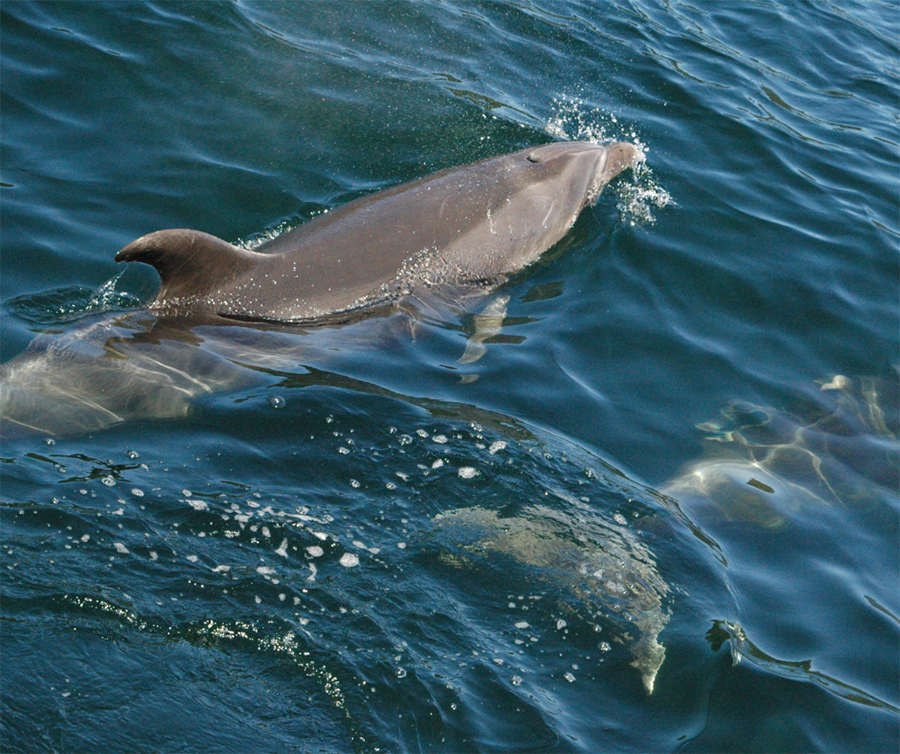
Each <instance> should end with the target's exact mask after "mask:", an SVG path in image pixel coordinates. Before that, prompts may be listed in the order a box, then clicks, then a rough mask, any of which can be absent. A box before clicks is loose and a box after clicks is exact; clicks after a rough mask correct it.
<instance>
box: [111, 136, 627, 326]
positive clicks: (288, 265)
mask: <svg viewBox="0 0 900 754" xmlns="http://www.w3.org/2000/svg"><path fill="white" fill-rule="evenodd" d="M639 156H640V152H639V151H638V150H637V148H636V147H634V146H633V145H632V144H628V143H626V142H618V143H615V144H609V145H605V146H601V145H598V144H591V143H587V142H567V143H556V144H547V145H544V146H541V147H532V148H529V149H524V150H522V151H520V152H514V153H512V154H507V155H503V156H500V157H493V158H491V159H488V160H483V161H481V162H476V163H474V164H472V165H466V166H464V167H458V168H451V169H449V170H444V171H441V172H439V173H435V174H434V175H430V176H427V177H425V178H421V179H419V180H417V181H413V182H412V183H405V184H403V185H400V186H396V187H394V188H389V189H386V190H384V191H380V192H378V193H376V194H373V195H371V196H367V197H363V198H362V199H357V200H356V201H352V202H350V203H349V204H346V205H344V206H343V207H340V208H339V209H337V210H334V211H332V212H328V213H326V214H323V215H320V216H318V217H316V218H314V219H313V220H310V221H309V222H307V223H305V224H304V225H301V226H300V227H299V228H296V229H294V230H292V231H290V232H288V233H285V234H284V235H281V236H279V237H277V238H275V239H273V240H272V241H269V242H268V243H265V244H263V245H261V246H260V247H258V249H256V250H255V251H248V250H247V249H242V248H239V247H237V246H233V245H232V244H230V243H227V242H225V241H222V240H221V239H219V238H216V237H215V236H211V235H209V234H207V233H201V232H199V231H196V230H182V229H176V230H161V231H157V232H155V233H150V234H149V235H146V236H143V237H142V238H139V239H137V240H136V241H133V242H132V243H130V244H129V245H128V246H126V247H125V248H124V249H122V250H121V251H120V252H119V253H118V254H116V261H118V262H144V263H146V264H150V265H152V266H153V267H155V268H156V270H157V272H158V273H159V276H160V279H161V286H160V289H159V294H158V295H157V297H156V299H155V300H154V301H153V303H152V304H151V309H152V310H154V311H156V312H158V313H161V314H170V313H171V314H178V315H185V314H196V313H206V314H210V315H217V316H220V317H225V318H230V319H242V320H268V321H278V322H307V321H314V320H320V319H322V318H324V317H329V316H331V315H335V314H342V313H345V312H352V311H355V310H360V309H366V308H370V307H373V306H377V305H379V304H384V303H387V302H391V301H395V300H397V299H399V298H401V297H403V296H405V295H409V294H411V293H414V292H416V291H421V290H422V289H423V288H426V289H427V288H434V287H438V286H441V287H443V286H452V287H465V286H470V285H475V284H479V283H485V282H488V283H497V282H499V281H502V279H503V278H504V277H505V276H506V275H509V274H511V273H514V272H517V271H518V270H521V269H522V268H523V267H526V266H527V265H529V264H531V263H532V262H534V261H535V260H537V259H538V257H540V255H541V254H543V253H544V252H545V251H546V250H547V249H549V248H550V247H551V246H553V244H555V243H556V242H557V241H559V240H560V239H561V238H562V237H563V236H564V235H565V234H566V233H567V232H568V230H569V229H570V228H571V227H572V225H573V224H574V222H575V220H576V219H577V218H578V215H579V214H580V213H581V211H582V210H583V209H584V208H585V207H586V206H587V205H588V204H590V203H591V202H593V201H595V200H596V198H597V197H598V196H599V194H600V192H601V191H602V190H603V187H604V186H605V185H606V184H607V183H609V181H610V180H612V179H613V178H615V177H616V176H617V175H618V174H619V173H621V172H622V171H623V170H624V169H626V168H628V167H631V166H632V165H633V164H634V163H635V161H636V160H637V159H638V158H639Z"/></svg>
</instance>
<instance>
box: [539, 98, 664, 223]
mask: <svg viewBox="0 0 900 754" xmlns="http://www.w3.org/2000/svg"><path fill="white" fill-rule="evenodd" d="M551 104H552V109H553V115H552V116H551V117H550V118H549V120H548V121H547V125H546V126H545V130H546V132H547V133H548V134H550V136H552V137H554V138H555V139H561V140H564V141H589V142H593V143H595V144H607V143H610V142H613V141H630V142H631V143H632V144H634V145H635V146H636V147H637V148H638V149H639V150H640V153H641V156H640V158H639V159H638V161H637V163H635V165H634V168H633V169H632V171H631V177H632V178H631V182H629V181H628V180H627V179H620V180H617V181H615V182H614V183H613V184H612V185H611V186H610V190H612V191H613V192H614V193H615V194H616V197H617V199H618V202H617V208H618V210H619V216H620V218H621V219H622V221H623V222H626V223H628V224H630V225H644V224H647V223H654V222H656V216H655V214H654V210H659V209H663V208H665V207H669V206H673V205H674V204H675V201H674V200H673V199H672V196H671V194H669V192H668V191H666V190H665V189H664V188H663V187H662V186H661V185H660V184H659V181H658V180H657V179H656V177H655V176H654V174H653V171H652V170H651V169H650V167H649V166H648V165H647V154H648V153H649V151H650V148H649V147H648V146H647V145H646V144H645V143H644V142H643V141H642V140H641V138H640V136H639V134H638V133H637V131H636V130H635V129H634V128H631V129H630V130H629V127H628V126H627V125H626V124H624V123H621V122H620V121H619V119H618V118H617V117H616V116H615V115H613V114H612V113H605V112H603V111H602V110H600V109H599V108H596V107H591V106H590V105H588V104H586V103H585V102H584V101H583V100H581V99H578V98H562V99H559V98H558V99H554V100H553V101H552V103H551Z"/></svg>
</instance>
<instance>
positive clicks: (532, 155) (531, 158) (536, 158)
mask: <svg viewBox="0 0 900 754" xmlns="http://www.w3.org/2000/svg"><path fill="white" fill-rule="evenodd" d="M525 159H526V160H528V162H541V156H540V155H539V154H538V153H537V152H529V153H528V154H526V155H525Z"/></svg>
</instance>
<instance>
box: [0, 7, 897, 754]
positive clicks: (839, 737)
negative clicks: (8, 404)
mask: <svg viewBox="0 0 900 754" xmlns="http://www.w3.org/2000/svg"><path fill="white" fill-rule="evenodd" d="M898 31H900V18H898V11H897V8H896V6H895V4H893V3H878V2H866V3H840V4H838V3H831V2H824V1H822V0H816V1H811V2H803V3H793V4H785V3H779V2H774V0H772V1H770V0H759V1H758V2H753V3H743V4H739V5H734V4H730V5H723V4H720V3H709V2H700V3H685V2H652V1H647V0H640V2H624V1H618V2H604V3H597V2H577V1H576V0H545V1H543V2H537V1H534V2H529V1H525V0H522V1H519V2H471V3H457V2H421V3H406V2H390V3H388V2H385V3H348V2H332V3H315V2H309V3H307V2H298V1H297V0H290V1H289V2H288V1H285V2H252V3H251V2H109V3H104V2H60V3H50V2H38V3H24V2H21V3H20V2H11V1H10V0H4V2H3V3H2V5H0V43H2V45H0V234H2V235H0V243H2V255H0V306H2V320H0V337H2V341H0V348H2V361H3V362H10V361H12V360H13V359H15V358H16V357H21V358H26V356H23V354H26V355H27V353H28V351H27V349H29V348H30V349H32V352H34V353H37V354H38V360H37V361H36V362H35V363H41V362H40V358H43V357H42V356H41V355H42V354H52V353H55V352H57V351H58V352H60V353H62V354H63V356H64V358H69V356H68V355H70V354H79V355H86V356H87V358H88V360H89V363H90V360H91V359H93V360H94V362H95V363H96V364H97V367H98V368H97V372H96V374H97V377H96V380H97V381H100V380H101V379H106V377H103V376H102V375H105V374H106V373H107V372H111V371H112V370H110V369H101V368H100V366H101V364H103V365H105V364H108V363H109V362H110V361H113V362H115V361H116V360H117V359H118V360H119V361H120V362H121V361H128V360H129V359H130V360H131V361H132V362H135V361H137V360H138V359H139V358H145V357H146V358H149V359H156V360H160V361H162V362H165V363H168V364H170V365H173V366H177V367H178V368H179V369H180V370H181V373H182V374H185V375H187V376H188V378H190V379H193V380H194V381H195V382H194V383H192V384H197V383H202V384H203V385H204V386H206V387H208V388H209V389H208V390H203V391H193V392H192V393H191V397H190V399H189V400H187V399H186V400H183V401H175V400H173V399H172V398H171V396H172V394H173V389H169V390H168V391H167V390H166V388H167V387H168V386H167V385H160V386H158V388H159V396H157V394H156V392H153V391H143V392H142V394H140V395H138V394H136V391H135V393H134V394H132V395H131V402H130V404H129V406H130V408H128V407H126V408H127V410H126V411H125V419H126V420H125V421H109V422H107V423H106V426H87V425H86V424H85V423H84V422H83V421H82V420H81V418H80V417H79V416H77V415H74V414H69V413H66V411H68V409H67V408H66V407H65V405H64V404H63V403H62V401H61V400H60V394H59V393H54V392H52V391H50V390H45V391H43V392H42V391H41V388H40V385H41V383H40V382H39V381H38V376H37V375H32V376H31V378H30V380H29V377H28V374H27V373H24V374H23V373H22V372H17V373H16V376H15V378H14V379H13V378H12V377H10V376H9V375H10V373H9V371H8V367H7V368H6V369H7V372H6V373H5V374H6V381H5V384H4V385H3V389H4V390H11V389H13V388H16V389H24V390H31V391H32V392H34V393H35V394H37V395H38V397H39V399H38V402H37V403H36V404H35V411H40V412H44V413H48V414H52V413H53V411H54V410H56V409H57V408H58V409H59V410H60V411H62V412H63V415H64V418H66V419H67V420H68V426H67V427H66V430H67V431H61V432H58V433H57V434H56V435H55V436H52V437H51V436H34V435H32V436H19V435H14V434H9V435H5V436H4V438H3V444H2V450H0V460H2V466H0V474H2V477H0V517H2V518H0V523H2V528H0V546H2V547H0V565H2V567H0V573H2V581H0V589H2V599H0V616H2V622H0V681H2V683H0V745H2V748H3V750H4V751H28V752H31V751H183V750H204V751H229V752H233V751H283V750H298V751H334V752H345V751H435V752H438V751H443V752H462V751H532V750H553V751H581V752H595V751H609V750H616V751H618V750H627V751H675V750H678V751H706V752H724V751H760V752H770V751H829V752H830V751H859V752H876V751H886V752H893V751H897V749H898V746H900V589H898V586H900V544H898V543H900V525H898V523H900V495H898V487H900V442H898V434H900V416H898V405H900V399H898V392H900V391H898V362H900V313H898V312H900V301H898V299H900V296H898V294H900V259H898V238H900V188H898V177H900V152H898V145H900V134H898V101H900V50H898V42H897V40H898ZM561 139H588V140H601V141H603V140H610V139H618V140H629V141H633V142H636V143H638V144H640V145H641V147H642V149H643V151H644V152H645V154H646V162H645V163H644V164H643V165H641V166H640V168H639V169H638V170H636V171H635V173H634V174H623V175H622V176H621V177H620V178H618V179H617V180H616V182H615V183H614V184H613V185H611V186H609V187H608V189H607V190H606V191H605V192H604V194H603V195H602V196H601V197H600V200H599V202H598V203H597V205H596V206H594V207H591V208H590V209H589V210H588V211H586V212H585V213H584V214H583V216H582V218H581V219H580V220H579V221H578V223H577V224H576V225H575V227H574V228H573V230H572V231H571V232H570V234H569V235H568V236H567V237H566V239H564V241H563V242H561V243H560V244H559V245H558V246H557V247H556V248H555V249H553V250H551V251H550V252H549V253H548V254H547V255H545V257H544V258H543V259H542V260H541V261H540V262H539V263H538V264H536V265H534V266H532V267H531V268H529V269H527V270H525V271H524V272H523V273H522V274H521V275H519V276H517V277H516V278H515V279H513V280H511V281H510V282H508V283H507V284H505V285H504V286H503V288H502V290H501V291H499V292H498V294H502V295H508V296H509V303H508V305H507V308H506V312H505V316H504V319H503V323H502V327H499V328H498V331H497V333H496V334H494V335H493V336H492V337H490V338H489V339H488V340H487V341H486V342H485V343H484V345H485V346H486V352H485V353H484V355H483V356H482V357H481V358H480V359H479V360H478V361H476V362H474V363H470V364H466V363H460V357H461V356H462V354H463V353H464V352H465V349H466V345H467V343H468V342H470V339H471V338H472V337H473V334H475V333H476V327H477V323H478V320H477V319H476V315H478V313H479V310H480V307H481V305H476V306H474V307H469V308H466V307H462V306H461V307H460V308H459V310H458V311H455V312H447V313H442V314H441V315H440V316H434V317H425V318H422V319H417V320H413V319H410V318H409V317H406V316H404V315H402V314H396V315H394V316H390V317H378V318H372V319H369V320H364V321H360V322H356V323H351V324H347V325H344V326H338V325H333V326H328V327H320V328H306V329H298V328H278V327H265V328H259V327H252V326H234V327H223V328H216V327H195V328H190V327H187V328H185V327H179V326H178V324H177V323H176V324H174V325H172V324H171V323H155V322H154V321H153V318H152V317H151V316H149V315H147V314H145V313H143V314H142V313H141V311H142V307H141V304H140V301H141V300H147V299H149V298H152V296H153V293H154V290H155V285H156V278H155V276H154V274H153V273H152V272H151V271H149V269H139V268H137V269H127V270H125V271H124V272H123V270H122V268H121V267H120V266H119V265H116V264H115V262H114V261H113V257H114V255H115V252H116V251H117V250H118V249H120V248H121V247H123V246H124V245H125V244H127V243H129V242H130V241H131V240H133V239H135V238H137V237H138V236H141V235H143V234H145V233H147V232H150V231H153V230H157V229H161V228H175V227H186V228H196V229H199V230H203V231H206V232H210V233H213V234H215V235H217V236H219V237H221V238H224V239H226V240H228V241H231V242H235V243H239V244H242V245H246V246H252V245H253V244H255V243H257V242H258V241H260V240H261V239H265V238H270V237H273V236H275V235H277V234H278V233H281V232H284V231H285V230H287V229H290V228H294V227H297V226H298V225H300V224H301V223H302V222H304V221H305V220H307V219H309V218H311V217H313V216H315V215H317V214H319V213H321V212H323V211H325V210H327V209H330V208H334V207H337V206H340V205H342V204H343V203H345V202H347V201H349V200H351V199H354V198H356V197H359V196H363V195H366V194H369V193H371V192H374V191H376V190H378V189H382V188H386V187H389V186H393V185H396V184H399V183H401V182H403V181H406V180H411V179H414V178H417V177H420V176H423V175H426V174H428V173H430V172H432V171H435V170H438V169H441V168H445V167H449V166H453V165H461V164H464V163H468V162H472V161H475V160H478V159H481V158H484V157H489V156H492V155H497V154H502V153H504V152H509V151H513V150H516V149H520V148H524V147H526V146H530V145H535V144H541V143H545V142H549V141H552V140H561ZM489 300H490V299H488V300H486V301H485V302H484V303H485V304H486V303H488V301H489ZM123 317H124V319H123ZM110 328H112V329H110ZM54 349H56V351H55V350H54ZM123 354H124V356H123ZM62 366H63V367H64V366H65V362H62ZM178 379H180V378H173V380H174V382H173V383H172V384H173V385H175V386H176V389H175V391H174V392H177V388H178V386H179V385H181V386H183V385H184V384H186V383H184V382H178ZM72 387H73V390H76V389H77V386H76V385H74V384H73V386H72ZM95 387H96V388H97V390H98V391H100V392H101V393H102V392H103V391H106V390H116V389H117V386H116V385H115V384H112V385H106V384H105V383H103V384H99V385H96V386H95ZM198 392H202V393H203V394H202V395H200V394H197V393H198ZM160 396H161V397H160ZM148 407H149V408H148ZM660 647H662V648H664V658H663V660H662V662H661V663H659V665H658V669H657V670H656V672H655V677H654V680H653V684H652V688H653V691H652V693H651V694H648V692H647V688H646V682H643V683H642V681H643V680H645V678H644V677H645V675H646V671H645V670H642V669H641V663H642V662H643V663H644V665H645V666H646V663H647V661H648V658H649V657H656V658H657V660H658V658H659V648H660Z"/></svg>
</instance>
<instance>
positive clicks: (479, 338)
mask: <svg viewBox="0 0 900 754" xmlns="http://www.w3.org/2000/svg"><path fill="white" fill-rule="evenodd" d="M507 304H509V296H505V295H504V296H498V297H497V298H495V299H494V300H493V301H491V303H489V304H488V305H487V306H486V307H484V309H482V310H481V313H480V314H476V315H475V318H474V319H475V332H474V334H473V335H472V337H470V338H469V340H468V341H466V350H465V351H464V352H463V355H462V356H460V357H459V362H458V363H460V364H474V363H475V362H476V361H478V360H479V359H480V358H481V357H482V356H484V355H485V354H486V353H487V346H486V345H485V344H484V342H485V341H486V340H487V339H488V338H492V337H494V336H495V335H497V334H498V333H499V332H500V329H501V328H502V327H503V320H504V319H505V318H506V307H507Z"/></svg>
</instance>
